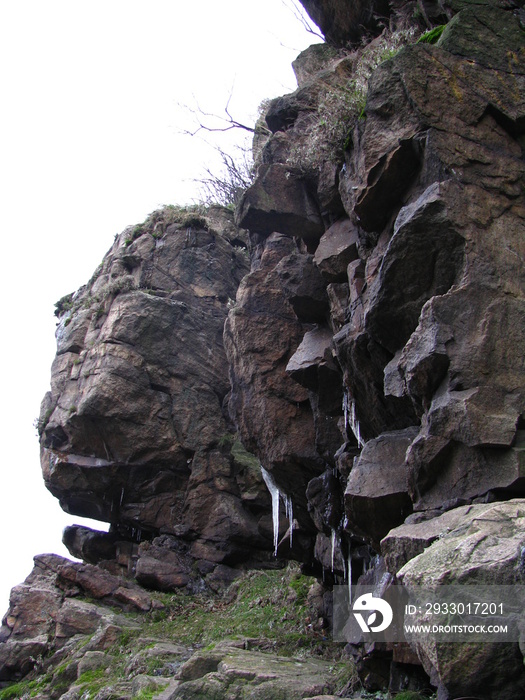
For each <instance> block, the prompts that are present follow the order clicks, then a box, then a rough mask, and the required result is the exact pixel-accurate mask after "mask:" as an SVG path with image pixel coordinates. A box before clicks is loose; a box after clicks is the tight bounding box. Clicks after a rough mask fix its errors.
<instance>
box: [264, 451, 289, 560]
mask: <svg viewBox="0 0 525 700" xmlns="http://www.w3.org/2000/svg"><path fill="white" fill-rule="evenodd" d="M261 474H262V477H263V479H264V483H265V484H266V487H267V488H268V491H269V492H270V495H271V497H272V521H273V547H274V555H275V556H277V547H278V546H279V501H280V500H281V498H282V499H283V501H284V509H285V513H286V517H287V518H288V523H289V531H290V547H291V546H292V543H293V505H292V499H291V497H290V496H287V495H286V494H283V493H281V492H280V491H279V487H278V486H277V484H276V483H275V480H274V478H273V476H272V475H271V474H270V472H268V471H266V469H265V468H264V467H263V466H262V464H261Z"/></svg>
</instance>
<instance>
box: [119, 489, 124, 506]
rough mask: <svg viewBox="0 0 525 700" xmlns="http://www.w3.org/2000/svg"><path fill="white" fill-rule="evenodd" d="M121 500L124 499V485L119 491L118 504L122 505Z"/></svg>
mask: <svg viewBox="0 0 525 700" xmlns="http://www.w3.org/2000/svg"><path fill="white" fill-rule="evenodd" d="M123 500H124V487H122V490H121V491H120V505H122V501H123Z"/></svg>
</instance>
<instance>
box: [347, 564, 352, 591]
mask: <svg viewBox="0 0 525 700" xmlns="http://www.w3.org/2000/svg"><path fill="white" fill-rule="evenodd" d="M347 571H348V574H347V580H348V602H349V603H351V602H352V552H348V559H347Z"/></svg>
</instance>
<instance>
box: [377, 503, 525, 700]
mask: <svg viewBox="0 0 525 700" xmlns="http://www.w3.org/2000/svg"><path fill="white" fill-rule="evenodd" d="M524 522H525V501H523V499H514V500H511V501H508V502H506V503H493V504H490V505H485V504H480V505H475V506H472V507H469V508H468V510H466V511H463V512H462V513H461V514H460V517H457V515H456V516H454V515H449V514H446V515H444V516H442V517H441V518H436V519H435V522H434V523H432V521H430V523H431V527H432V528H433V529H434V533H437V530H438V529H440V528H442V529H441V531H440V532H439V534H437V537H436V539H435V541H434V542H433V543H432V544H430V546H428V547H427V548H426V549H424V551H422V552H421V553H420V554H418V555H417V556H415V557H414V558H412V559H410V560H409V561H408V562H407V563H406V564H405V565H404V566H403V567H402V568H401V569H400V570H399V571H398V574H397V576H398V579H399V580H400V581H401V583H403V585H404V586H406V587H407V588H408V589H409V590H410V589H411V588H414V587H415V588H421V587H422V588H424V589H425V590H427V591H433V590H435V589H436V587H437V586H439V585H447V586H453V585H459V586H493V585H497V586H516V585H518V586H521V587H522V586H523V583H524V581H525V574H524V569H523V551H524V546H525V527H524ZM412 528H413V534H412V539H413V538H414V537H415V538H418V531H419V530H421V531H422V532H423V533H424V532H425V531H428V528H429V525H428V524H427V523H421V524H419V525H414V526H412ZM400 536H401V538H404V537H405V536H406V530H405V531H403V529H402V528H401V530H400V531H398V534H397V535H396V534H394V533H391V535H389V538H392V539H393V538H396V539H398V538H399V537H400ZM426 538H428V534H423V539H426ZM420 541H421V539H420ZM385 544H386V543H385ZM389 546H391V545H389ZM403 547H404V549H405V550H406V545H404V546H403ZM412 644H413V646H414V647H415V649H416V651H417V653H418V655H419V658H420V659H421V661H422V663H423V665H424V667H425V669H426V671H427V673H428V674H429V675H430V677H431V678H433V679H434V682H435V683H436V684H439V685H441V686H442V696H443V697H458V696H460V695H472V694H475V695H476V696H478V697H480V698H496V697H497V698H504V699H505V700H518V698H522V697H523V695H524V693H525V670H524V663H523V649H524V648H525V647H524V644H523V639H521V638H520V643H519V645H518V643H517V642H514V643H510V642H509V643H503V642H492V643H491V642H476V643H473V642H457V643H454V644H451V643H447V642H439V641H436V639H435V638H433V637H432V635H425V636H422V635H415V636H414V637H413V638H412ZM520 649H521V651H520ZM445 693H446V695H445Z"/></svg>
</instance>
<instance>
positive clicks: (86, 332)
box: [39, 207, 271, 588]
mask: <svg viewBox="0 0 525 700" xmlns="http://www.w3.org/2000/svg"><path fill="white" fill-rule="evenodd" d="M248 265H249V263H248V254H247V251H246V241H245V239H243V234H242V232H239V231H238V230H237V229H236V227H235V226H234V224H233V217H232V214H231V213H229V212H227V210H224V209H220V208H211V209H209V210H202V211H201V210H195V209H188V210H184V209H178V208H176V207H167V208H165V209H163V210H160V211H159V212H155V213H154V214H152V215H151V216H150V217H149V218H148V219H147V220H146V222H144V224H142V225H139V226H135V227H131V228H129V229H126V231H124V232H123V233H122V234H120V235H119V236H117V237H116V239H115V242H114V244H113V246H112V248H111V250H110V251H109V252H108V254H107V255H106V257H105V258H104V260H103V262H102V264H101V266H100V267H99V269H98V270H97V271H96V272H95V274H94V276H93V278H92V279H91V280H90V282H89V283H88V284H87V285H86V286H85V287H83V288H81V289H80V290H79V291H78V292H77V293H76V294H75V295H73V297H69V298H68V299H67V300H66V301H65V302H64V301H63V302H62V303H61V304H59V307H58V314H59V325H58V329H57V346H58V349H57V356H56V359H55V361H54V363H53V369H52V378H51V391H50V392H49V393H48V394H47V396H46V397H45V399H44V401H43V404H42V412H41V416H40V422H39V430H40V434H41V446H42V470H43V474H44V480H45V483H46V486H47V487H48V488H49V490H50V491H51V492H52V493H53V494H54V495H55V496H56V497H57V498H58V499H59V500H60V503H61V505H62V507H63V508H64V509H65V510H66V511H67V512H70V513H73V514H76V515H81V516H85V517H91V518H95V519H98V520H102V521H106V522H109V523H111V526H112V534H111V535H110V536H100V535H99V536H95V535H89V536H86V533H85V532H81V531H79V530H76V531H75V532H70V533H68V534H67V537H68V539H69V544H70V546H71V547H72V549H73V551H75V552H77V553H79V554H80V555H81V556H83V557H85V559H86V560H88V561H92V562H93V563H95V562H97V561H101V560H107V559H110V558H111V547H112V546H115V547H116V543H117V542H119V541H120V542H122V541H126V540H127V541H128V542H129V543H131V545H133V544H135V545H137V544H139V543H140V542H141V541H142V540H144V539H146V540H151V539H152V538H153V537H155V536H158V535H159V534H161V533H163V534H169V535H172V536H177V537H183V538H185V541H186V542H190V541H191V545H190V546H191V548H192V550H193V555H194V558H196V559H209V560H210V561H212V562H215V563H219V562H222V561H227V562H229V563H232V562H235V561H239V560H240V559H243V558H244V557H245V556H246V554H247V553H248V552H249V553H250V556H253V557H255V558H256V557H257V554H256V551H259V552H260V553H261V554H260V558H261V560H262V561H265V560H266V559H267V558H268V556H269V552H270V551H271V538H268V537H267V534H266V530H265V529H264V527H263V530H260V528H259V520H260V518H261V510H260V505H261V504H262V503H264V504H266V506H267V507H269V504H270V499H269V496H268V494H267V492H266V487H265V485H264V482H263V480H262V478H261V476H260V473H259V472H258V471H257V470H256V471H255V472H254V473H252V472H253V469H252V467H251V465H250V463H249V462H246V461H245V462H244V463H240V462H239V461H238V460H236V458H235V457H234V456H233V455H232V445H233V443H234V436H233V435H232V434H231V425H230V423H229V419H228V416H227V414H226V413H225V412H224V411H223V406H222V403H223V401H224V398H225V397H226V395H227V394H228V391H229V380H228V371H227V364H226V357H225V353H224V348H223V343H222V329H223V324H224V320H225V318H226V315H227V313H228V307H229V305H231V303H232V300H233V298H234V297H235V294H236V290H237V286H238V284H239V282H240V280H241V278H242V277H243V275H244V274H245V273H246V272H247V271H248ZM246 481H249V482H250V484H251V489H252V495H251V496H250V497H249V498H245V497H244V496H243V494H242V489H243V484H244V483H245V482H246ZM254 489H255V490H257V489H258V496H257V497H254V494H253V490H254ZM253 507H255V511H254V510H253ZM122 549H123V548H122V547H120V549H119V551H120V552H122ZM102 550H103V551H102ZM135 555H136V552H133V551H130V552H128V555H127V559H126V557H124V558H123V559H122V561H120V563H121V564H122V565H123V566H124V567H127V568H128V569H129V570H130V571H131V569H132V568H133V567H132V557H133V556H135ZM169 556H171V555H169ZM113 558H115V559H120V554H119V552H117V549H115V554H114V557H113ZM139 575H140V576H143V577H144V576H146V574H145V562H143V564H142V565H141V566H140V567H139ZM152 580H153V579H151V578H148V581H152ZM161 587H163V588H164V587H165V584H162V586H161Z"/></svg>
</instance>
